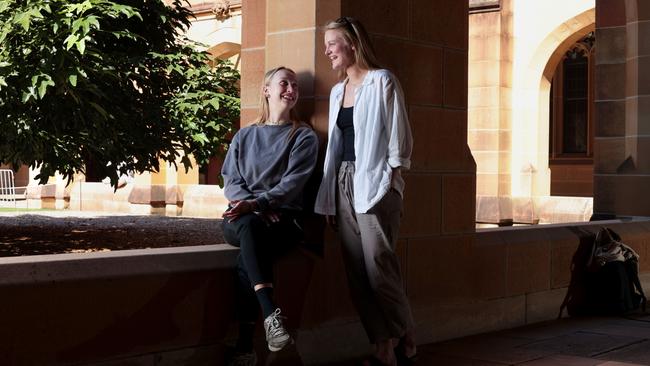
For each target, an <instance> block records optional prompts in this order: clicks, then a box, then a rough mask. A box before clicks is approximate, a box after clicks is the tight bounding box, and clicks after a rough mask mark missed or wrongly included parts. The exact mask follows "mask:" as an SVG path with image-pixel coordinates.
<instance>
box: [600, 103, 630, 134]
mask: <svg viewBox="0 0 650 366" xmlns="http://www.w3.org/2000/svg"><path fill="white" fill-rule="evenodd" d="M626 104H628V103H627V102H626V101H622V100H616V101H599V102H596V103H594V108H595V110H596V111H595V112H596V114H595V116H594V117H595V127H596V131H595V135H596V136H598V137H615V136H623V135H625V118H626Z"/></svg>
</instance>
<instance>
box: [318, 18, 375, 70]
mask: <svg viewBox="0 0 650 366" xmlns="http://www.w3.org/2000/svg"><path fill="white" fill-rule="evenodd" d="M325 30H338V31H340V32H341V34H342V35H343V39H345V41H346V42H347V43H348V44H349V45H351V46H353V47H354V62H355V63H356V64H357V65H359V67H361V68H362V69H366V70H376V69H381V68H382V67H381V65H380V64H379V61H377V56H375V50H374V49H373V47H372V43H370V37H369V36H368V32H366V29H365V28H364V27H363V25H362V24H361V22H359V21H358V20H356V19H354V18H352V17H340V18H338V19H336V20H333V21H330V22H328V23H327V24H326V25H325ZM346 76H347V75H346V72H345V70H339V79H340V80H343V79H345V78H346Z"/></svg>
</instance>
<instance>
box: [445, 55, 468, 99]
mask: <svg viewBox="0 0 650 366" xmlns="http://www.w3.org/2000/svg"><path fill="white" fill-rule="evenodd" d="M443 84H444V87H443V93H444V95H443V104H444V105H445V106H446V107H453V108H461V109H466V108H467V88H468V74H467V52H458V51H452V50H449V49H446V50H445V51H444V64H443Z"/></svg>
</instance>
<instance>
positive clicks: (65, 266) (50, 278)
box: [0, 244, 239, 286]
mask: <svg viewBox="0 0 650 366" xmlns="http://www.w3.org/2000/svg"><path fill="white" fill-rule="evenodd" d="M238 252H239V249H237V248H235V247H233V246H231V245H229V244H216V245H201V246H189V247H188V246H186V247H176V248H156V249H132V250H116V251H110V252H94V253H79V254H55V255H33V256H24V257H7V258H0V286H6V285H23V284H38V283H52V282H61V281H72V280H92V279H94V278H107V277H126V276H141V275H149V274H161V273H163V274H164V273H168V274H169V273H177V272H193V271H204V270H212V269H224V268H234V267H235V261H236V257H237V253H238Z"/></svg>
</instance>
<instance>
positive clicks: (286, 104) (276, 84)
mask: <svg viewBox="0 0 650 366" xmlns="http://www.w3.org/2000/svg"><path fill="white" fill-rule="evenodd" d="M264 93H265V94H266V98H267V99H268V101H269V107H270V108H274V107H281V108H289V109H291V108H293V107H294V106H295V105H296V103H297V102H298V97H299V92H298V79H297V78H296V74H294V73H293V72H291V71H289V70H286V69H284V70H280V71H278V72H276V73H275V75H273V77H272V78H271V80H270V81H269V84H268V85H267V86H265V87H264Z"/></svg>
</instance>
